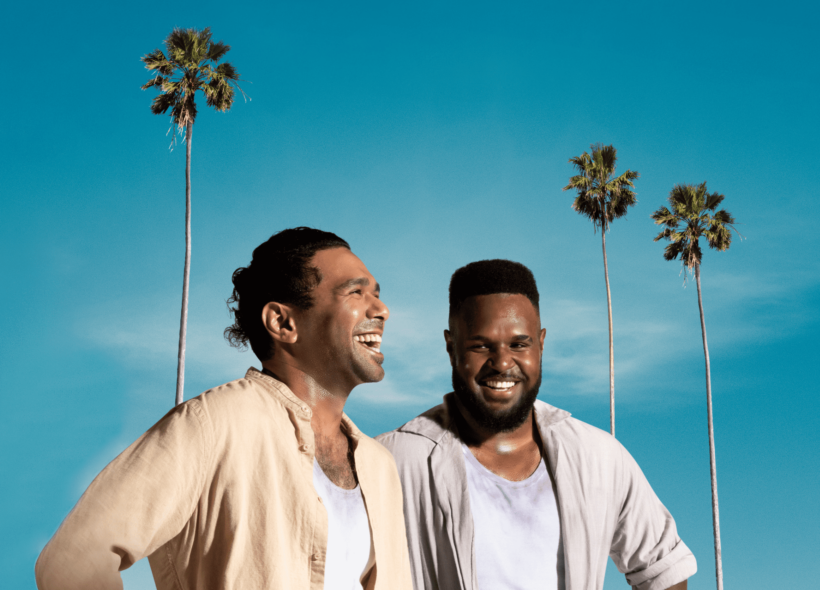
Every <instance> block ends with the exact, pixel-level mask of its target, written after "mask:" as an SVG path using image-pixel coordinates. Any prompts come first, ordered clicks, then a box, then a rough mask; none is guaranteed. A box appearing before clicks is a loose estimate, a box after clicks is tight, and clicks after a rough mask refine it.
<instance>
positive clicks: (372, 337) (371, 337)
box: [353, 334, 382, 352]
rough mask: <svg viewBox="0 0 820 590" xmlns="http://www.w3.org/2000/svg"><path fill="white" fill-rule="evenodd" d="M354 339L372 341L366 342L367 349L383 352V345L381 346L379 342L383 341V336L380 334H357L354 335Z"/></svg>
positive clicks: (355, 340) (362, 341)
mask: <svg viewBox="0 0 820 590" xmlns="http://www.w3.org/2000/svg"><path fill="white" fill-rule="evenodd" d="M353 341H354V342H361V343H365V342H369V343H372V344H365V347H367V349H368V350H369V351H371V352H381V347H380V346H379V344H380V343H381V341H382V337H381V336H379V335H378V334H357V335H355V336H353Z"/></svg>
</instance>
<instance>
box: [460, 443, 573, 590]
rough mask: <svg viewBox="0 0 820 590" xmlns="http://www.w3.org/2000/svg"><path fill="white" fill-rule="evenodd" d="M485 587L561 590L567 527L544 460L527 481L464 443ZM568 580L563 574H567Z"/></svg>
mask: <svg viewBox="0 0 820 590" xmlns="http://www.w3.org/2000/svg"><path fill="white" fill-rule="evenodd" d="M461 446H462V450H463V451H464V463H465V464H466V467H467V488H468V489H469V492H470V512H472V514H473V525H474V529H475V559H476V570H477V575H478V587H479V588H480V589H481V590H556V589H557V588H558V578H559V576H558V567H559V566H560V567H561V569H562V570H563V565H564V564H563V563H561V562H562V561H563V556H561V560H560V561H559V559H558V556H559V542H560V538H561V525H560V522H559V520H558V507H557V505H556V503H555V494H554V492H553V488H552V481H551V480H550V476H549V473H547V467H546V465H545V464H544V459H543V458H542V459H541V462H540V463H539V464H538V468H537V469H536V470H535V472H534V473H533V474H532V475H531V476H529V477H528V478H527V479H525V480H524V481H508V480H506V479H504V478H503V477H500V476H498V475H496V474H495V473H493V472H491V471H490V470H488V469H487V468H486V467H484V466H483V465H482V464H481V463H479V462H478V460H477V459H476V458H475V457H474V456H473V453H472V452H470V449H469V448H468V447H467V445H465V444H463V443H462V445H461ZM561 578H563V575H562V576H561Z"/></svg>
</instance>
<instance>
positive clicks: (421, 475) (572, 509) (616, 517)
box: [378, 260, 697, 590]
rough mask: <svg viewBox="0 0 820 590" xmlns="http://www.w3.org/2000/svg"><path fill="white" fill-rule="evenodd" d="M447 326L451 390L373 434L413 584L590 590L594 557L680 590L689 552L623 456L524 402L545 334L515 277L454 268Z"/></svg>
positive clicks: (555, 413) (530, 293)
mask: <svg viewBox="0 0 820 590" xmlns="http://www.w3.org/2000/svg"><path fill="white" fill-rule="evenodd" d="M449 324H450V325H449V330H445V331H444V340H445V342H446V346H447V353H448V354H449V355H450V364H451V365H452V368H453V390H454V391H453V393H449V394H447V395H446V396H444V403H443V404H442V405H440V406H437V407H435V408H433V409H431V410H428V411H427V412H425V413H424V414H422V415H421V416H419V417H418V418H416V419H414V420H412V421H410V422H408V423H407V424H405V425H404V426H402V427H401V428H399V429H398V430H396V431H393V432H389V433H386V434H383V435H381V436H379V437H378V440H380V441H381V442H382V444H384V445H385V446H386V447H387V448H388V449H390V450H391V452H392V453H393V456H394V457H395V459H396V464H397V466H398V469H399V477H400V478H401V482H402V487H403V490H404V511H405V522H406V526H407V536H408V544H409V547H410V564H411V569H412V574H413V583H414V586H415V588H416V590H422V589H441V590H444V589H446V590H456V589H459V590H477V589H481V590H502V589H503V590H536V589H538V590H542V589H543V590H558V589H560V590H601V588H603V583H604V573H605V571H606V560H607V557H608V556H611V557H612V559H613V560H614V562H615V564H616V565H617V566H618V569H619V570H620V571H621V572H623V573H624V574H626V579H627V582H628V583H629V584H630V585H631V586H633V587H634V588H637V589H639V590H665V589H667V588H674V589H676V590H682V589H685V588H686V580H687V578H689V577H690V576H691V575H692V574H694V573H695V571H696V569H697V566H696V563H695V558H694V556H693V555H692V553H691V552H690V551H689V549H688V548H687V547H686V545H684V543H683V542H682V541H681V540H680V538H679V537H678V535H677V532H676V528H675V522H674V520H673V519H672V517H671V515H670V514H669V512H668V511H667V510H666V509H665V508H664V506H663V505H662V504H661V503H660V501H659V500H658V498H657V497H656V496H655V494H654V493H653V491H652V489H651V487H650V486H649V484H648V483H647V481H646V478H645V477H644V476H643V473H641V470H640V469H639V468H638V465H637V464H636V463H635V461H634V460H633V459H632V457H631V456H630V455H629V453H628V452H627V451H626V450H625V449H624V448H623V447H622V446H621V445H620V444H619V443H618V442H617V441H616V440H615V439H614V438H613V437H611V436H610V435H609V434H608V433H606V432H603V431H601V430H599V429H597V428H594V427H592V426H590V425H588V424H585V423H583V422H581V421H579V420H576V419H574V418H571V417H570V415H569V413H568V412H565V411H564V410H559V409H558V408H554V407H552V406H550V405H548V404H546V403H544V402H541V401H537V400H536V396H537V395H538V388H539V386H540V384H541V355H542V353H543V350H544V338H545V336H546V330H545V329H543V328H542V327H541V318H540V311H539V296H538V289H537V287H536V284H535V279H534V277H533V276H532V273H531V272H530V271H529V269H527V268H526V267H525V266H523V265H521V264H519V263H517V262H511V261H509V260H482V261H479V262H474V263H472V264H468V265H467V266H465V267H463V268H460V269H459V270H457V271H456V272H455V273H454V274H453V277H452V280H451V282H450V319H449Z"/></svg>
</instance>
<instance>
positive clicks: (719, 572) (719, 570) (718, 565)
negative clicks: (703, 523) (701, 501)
mask: <svg viewBox="0 0 820 590" xmlns="http://www.w3.org/2000/svg"><path fill="white" fill-rule="evenodd" d="M695 280H696V281H697V284H698V308H699V309H700V329H701V332H702V333H703V355H704V356H705V358H706V417H707V421H708V423H709V468H710V471H711V476H712V526H713V528H714V532H715V576H716V577H717V590H723V561H722V559H721V555H720V513H719V511H718V493H717V466H716V465H715V429H714V424H713V422H712V372H711V369H710V368H709V346H708V344H706V320H705V319H704V317H703V298H702V297H701V294H700V264H696V265H695Z"/></svg>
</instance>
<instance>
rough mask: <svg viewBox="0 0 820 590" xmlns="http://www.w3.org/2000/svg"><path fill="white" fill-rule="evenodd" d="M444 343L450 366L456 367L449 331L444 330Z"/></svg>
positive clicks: (451, 337)
mask: <svg viewBox="0 0 820 590" xmlns="http://www.w3.org/2000/svg"><path fill="white" fill-rule="evenodd" d="M444 342H445V345H446V347H447V354H449V355H450V366H451V367H455V366H456V354H455V351H454V350H453V336H452V334H450V330H444Z"/></svg>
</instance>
